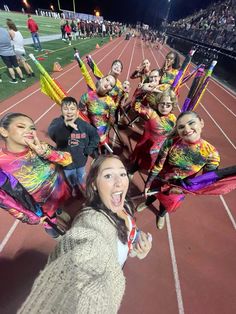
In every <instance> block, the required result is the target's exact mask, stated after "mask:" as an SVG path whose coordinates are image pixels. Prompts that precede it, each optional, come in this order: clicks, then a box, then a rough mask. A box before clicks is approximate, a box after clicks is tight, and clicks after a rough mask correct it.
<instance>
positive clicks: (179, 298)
mask: <svg viewBox="0 0 236 314" xmlns="http://www.w3.org/2000/svg"><path fill="white" fill-rule="evenodd" d="M166 226H167V234H168V240H169V247H170V255H171V262H172V268H173V274H174V281H175V291H176V296H177V303H178V310H179V314H184V305H183V298H182V292H181V287H180V280H179V272H178V266H177V261H176V257H175V248H174V241H173V237H172V231H171V224H170V218H169V214H166Z"/></svg>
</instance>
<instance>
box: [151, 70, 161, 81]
mask: <svg viewBox="0 0 236 314" xmlns="http://www.w3.org/2000/svg"><path fill="white" fill-rule="evenodd" d="M160 79H161V77H160V74H159V71H158V70H154V71H152V72H151V73H150V75H149V81H150V83H155V84H159V82H160Z"/></svg>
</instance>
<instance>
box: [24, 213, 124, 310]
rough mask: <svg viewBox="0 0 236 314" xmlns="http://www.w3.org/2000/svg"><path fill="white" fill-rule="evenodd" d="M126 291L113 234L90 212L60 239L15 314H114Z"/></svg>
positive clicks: (108, 223) (104, 219) (105, 221)
mask: <svg viewBox="0 0 236 314" xmlns="http://www.w3.org/2000/svg"><path fill="white" fill-rule="evenodd" d="M124 290H125V277H124V275H123V271H122V269H121V267H120V265H119V263H118V256H117V230H116V228H115V227H114V225H113V224H112V223H111V221H110V220H109V219H108V218H107V217H106V216H104V215H103V214H102V213H99V212H96V211H95V210H93V209H92V208H90V209H89V210H88V211H85V212H82V213H80V214H79V215H78V216H77V217H76V219H75V221H74V223H73V226H72V228H71V229H70V230H69V231H68V232H67V233H66V235H65V236H63V237H62V239H61V241H60V242H59V243H58V245H57V246H56V248H55V250H54V252H53V253H52V254H51V255H50V256H49V260H48V263H47V265H46V266H45V268H44V270H42V271H41V273H40V275H39V277H38V278H37V279H36V280H35V283H34V285H33V287H32V290H31V293H30V295H29V296H28V298H27V299H26V301H25V302H24V304H23V305H22V307H21V308H20V310H19V311H18V314H22V313H24V314H26V313H30V314H35V313H42V314H49V313H50V314H51V313H58V314H76V313H78V314H85V313H101V314H106V313H107V314H112V313H117V311H118V309H119V307H120V303H121V300H122V296H123V294H124Z"/></svg>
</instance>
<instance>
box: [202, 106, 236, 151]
mask: <svg viewBox="0 0 236 314" xmlns="http://www.w3.org/2000/svg"><path fill="white" fill-rule="evenodd" d="M200 106H201V107H202V108H203V109H204V110H205V111H206V113H207V114H208V116H209V117H210V118H211V120H212V121H213V122H214V123H215V125H216V126H217V127H218V129H220V131H221V132H222V134H223V135H224V137H225V138H226V139H227V140H228V141H229V143H230V144H231V145H232V146H233V148H234V149H236V146H235V144H234V143H233V142H232V141H231V139H230V138H229V137H228V135H227V134H226V133H225V132H224V131H223V129H222V128H221V127H220V126H219V124H218V123H217V122H216V120H215V119H214V118H213V117H212V116H211V114H210V113H209V112H208V111H207V110H206V108H205V107H204V106H203V105H202V103H200Z"/></svg>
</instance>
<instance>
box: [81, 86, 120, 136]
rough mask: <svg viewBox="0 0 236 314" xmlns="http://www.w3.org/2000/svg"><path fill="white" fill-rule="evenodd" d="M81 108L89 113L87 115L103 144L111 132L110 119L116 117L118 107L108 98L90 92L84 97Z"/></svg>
mask: <svg viewBox="0 0 236 314" xmlns="http://www.w3.org/2000/svg"><path fill="white" fill-rule="evenodd" d="M80 108H81V109H82V110H84V111H85V112H86V111H87V115H88V117H89V119H90V121H91V123H92V125H93V126H95V127H96V129H97V132H98V135H99V137H100V141H101V142H103V141H104V139H105V137H106V136H107V135H108V133H109V130H110V123H109V119H110V117H113V116H114V112H115V110H116V105H115V103H114V101H113V99H112V98H111V97H110V96H108V95H105V96H98V95H97V92H96V91H90V92H88V93H85V94H83V95H82V97H81V99H80Z"/></svg>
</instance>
